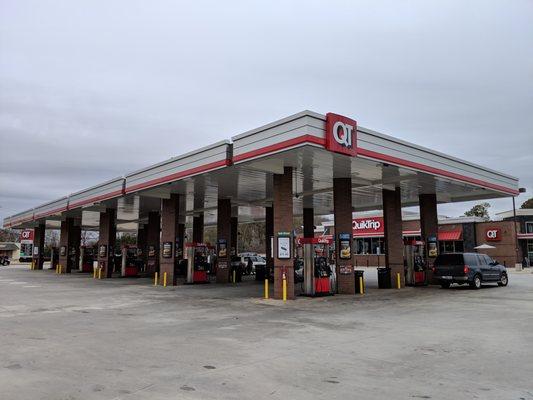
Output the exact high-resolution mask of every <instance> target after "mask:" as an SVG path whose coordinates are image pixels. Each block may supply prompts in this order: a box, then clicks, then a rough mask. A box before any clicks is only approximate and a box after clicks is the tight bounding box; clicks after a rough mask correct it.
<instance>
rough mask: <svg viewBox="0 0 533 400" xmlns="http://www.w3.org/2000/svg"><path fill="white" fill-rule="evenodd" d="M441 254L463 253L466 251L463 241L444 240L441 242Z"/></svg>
mask: <svg viewBox="0 0 533 400" xmlns="http://www.w3.org/2000/svg"><path fill="white" fill-rule="evenodd" d="M439 250H440V252H441V253H461V252H463V251H464V245H463V242H462V241H461V240H443V241H440V242H439Z"/></svg>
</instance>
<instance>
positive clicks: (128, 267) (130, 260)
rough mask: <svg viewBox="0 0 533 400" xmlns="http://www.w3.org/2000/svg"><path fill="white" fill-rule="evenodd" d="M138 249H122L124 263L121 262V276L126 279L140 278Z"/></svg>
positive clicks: (125, 247)
mask: <svg viewBox="0 0 533 400" xmlns="http://www.w3.org/2000/svg"><path fill="white" fill-rule="evenodd" d="M137 255H138V251H137V247H135V246H127V245H126V246H123V247H122V260H121V261H122V262H121V268H120V271H121V275H122V276H125V277H132V276H138V274H139V265H138V264H139V262H138V260H137Z"/></svg>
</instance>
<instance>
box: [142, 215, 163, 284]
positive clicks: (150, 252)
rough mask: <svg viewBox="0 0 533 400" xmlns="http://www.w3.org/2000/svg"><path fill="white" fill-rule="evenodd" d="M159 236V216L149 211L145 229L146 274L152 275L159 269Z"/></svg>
mask: <svg viewBox="0 0 533 400" xmlns="http://www.w3.org/2000/svg"><path fill="white" fill-rule="evenodd" d="M160 236H161V215H160V213H159V211H150V212H149V213H148V226H147V229H146V272H147V273H148V274H153V273H154V272H156V271H158V269H159V241H160Z"/></svg>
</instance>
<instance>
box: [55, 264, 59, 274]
mask: <svg viewBox="0 0 533 400" xmlns="http://www.w3.org/2000/svg"><path fill="white" fill-rule="evenodd" d="M57 271H59V264H56V274H58V273H59V272H57Z"/></svg>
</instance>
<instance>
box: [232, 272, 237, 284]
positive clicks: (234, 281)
mask: <svg viewBox="0 0 533 400" xmlns="http://www.w3.org/2000/svg"><path fill="white" fill-rule="evenodd" d="M233 283H237V271H236V270H233Z"/></svg>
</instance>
